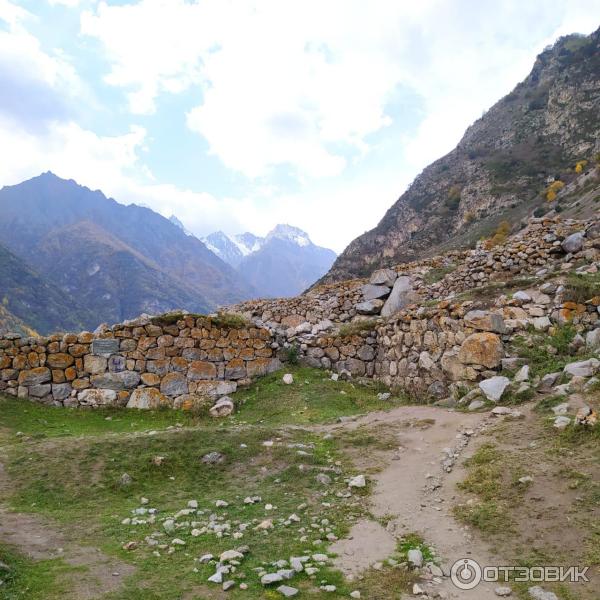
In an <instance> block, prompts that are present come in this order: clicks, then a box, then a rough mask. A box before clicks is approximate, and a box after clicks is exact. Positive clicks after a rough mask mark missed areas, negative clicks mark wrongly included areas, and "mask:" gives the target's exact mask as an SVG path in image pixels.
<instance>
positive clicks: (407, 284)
mask: <svg viewBox="0 0 600 600" xmlns="http://www.w3.org/2000/svg"><path fill="white" fill-rule="evenodd" d="M416 299H417V296H416V294H415V292H414V291H413V287H412V283H411V280H410V277H407V276H406V275H401V276H400V277H398V279H396V281H395V283H394V287H393V288H392V293H391V294H390V296H389V298H388V299H387V300H386V302H385V304H384V305H383V308H382V309H381V316H382V317H390V316H392V315H393V314H395V313H397V312H398V311H399V310H401V309H402V308H404V307H405V306H407V305H409V304H411V303H412V302H415V300H416Z"/></svg>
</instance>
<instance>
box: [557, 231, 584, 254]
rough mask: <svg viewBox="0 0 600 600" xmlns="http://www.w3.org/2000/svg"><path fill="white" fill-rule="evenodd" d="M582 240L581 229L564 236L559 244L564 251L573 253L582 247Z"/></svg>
mask: <svg viewBox="0 0 600 600" xmlns="http://www.w3.org/2000/svg"><path fill="white" fill-rule="evenodd" d="M583 242H584V240H583V231H578V232H577V233H572V234H571V235H570V236H569V237H567V238H565V239H564V240H563V243H562V244H561V246H562V249H563V250H564V251H565V252H567V253H569V254H575V253H576V252H579V251H580V250H581V249H582V248H583Z"/></svg>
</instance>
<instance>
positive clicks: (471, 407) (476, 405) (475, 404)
mask: <svg viewBox="0 0 600 600" xmlns="http://www.w3.org/2000/svg"><path fill="white" fill-rule="evenodd" d="M483 406H485V402H484V401H483V400H473V401H472V402H471V403H470V404H469V406H468V408H467V410H471V411H473V410H478V409H480V408H482V407H483Z"/></svg>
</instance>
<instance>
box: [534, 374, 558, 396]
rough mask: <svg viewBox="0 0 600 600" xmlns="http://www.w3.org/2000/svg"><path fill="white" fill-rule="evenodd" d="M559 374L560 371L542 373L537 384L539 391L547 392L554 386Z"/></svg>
mask: <svg viewBox="0 0 600 600" xmlns="http://www.w3.org/2000/svg"><path fill="white" fill-rule="evenodd" d="M560 376H561V373H548V374H547V375H544V376H543V377H542V379H541V381H540V384H539V385H538V390H539V391H540V392H549V391H550V390H551V389H552V388H553V387H554V385H555V384H556V382H557V381H558V378H559V377H560Z"/></svg>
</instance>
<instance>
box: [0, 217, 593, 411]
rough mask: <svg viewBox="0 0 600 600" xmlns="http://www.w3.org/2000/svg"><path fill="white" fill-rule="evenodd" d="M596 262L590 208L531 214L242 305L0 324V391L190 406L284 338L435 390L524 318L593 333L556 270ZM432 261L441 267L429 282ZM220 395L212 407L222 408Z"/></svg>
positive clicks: (73, 401) (494, 349) (267, 366)
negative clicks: (502, 227)
mask: <svg viewBox="0 0 600 600" xmlns="http://www.w3.org/2000/svg"><path fill="white" fill-rule="evenodd" d="M599 268H600V223H599V222H598V220H592V221H564V222H562V221H560V219H556V218H555V219H533V220H531V221H530V223H529V224H528V226H527V227H526V228H525V229H524V230H522V231H521V232H519V233H518V234H517V235H515V236H513V237H511V238H509V239H508V240H507V241H506V243H504V244H500V245H498V246H496V247H493V248H487V247H486V246H485V245H484V244H480V245H478V247H477V248H475V249H474V250H470V251H465V252H451V253H448V254H446V255H444V256H439V257H434V258H431V259H427V260H424V261H420V262H418V263H410V264H405V265H398V266H397V267H396V268H393V269H382V270H379V271H376V272H374V273H373V274H372V276H371V278H370V279H369V281H366V280H352V281H345V282H341V283H339V284H330V285H327V286H320V287H317V288H315V289H313V290H311V291H309V292H308V293H307V294H305V295H303V296H299V297H296V298H287V299H275V300H256V301H251V302H245V303H243V304H240V305H236V306H234V307H230V308H229V309H228V311H230V312H232V313H237V314H238V315H242V316H243V317H244V319H239V318H238V319H237V320H236V319H231V318H230V317H229V318H224V317H223V315H221V316H220V317H219V316H217V317H198V316H193V315H189V314H180V315H170V316H163V317H155V318H151V317H143V318H140V319H137V320H135V321H131V322H128V323H124V324H119V325H114V326H112V327H107V326H102V327H101V328H99V329H98V330H97V331H96V332H95V333H89V332H83V333H80V334H66V335H55V336H50V337H47V338H21V337H19V336H16V335H7V336H4V337H3V338H0V391H2V392H4V393H7V394H12V395H14V396H19V397H23V398H24V397H28V398H33V399H37V400H40V401H41V402H45V403H52V404H57V405H63V406H107V405H110V406H128V407H135V408H155V407H158V406H161V405H168V406H172V407H176V408H187V409H189V408H193V407H195V406H202V405H205V404H208V405H212V403H213V402H215V401H216V400H218V399H220V398H222V397H223V396H225V395H227V394H229V393H232V392H233V391H235V390H236V389H237V387H238V385H243V384H246V383H248V382H249V381H251V379H253V378H254V377H257V376H260V375H264V374H267V373H270V372H272V371H274V370H276V369H278V368H280V367H281V365H282V363H283V362H285V361H286V360H287V359H289V358H290V356H291V354H292V352H291V349H294V354H296V353H297V354H299V356H300V358H301V360H302V361H304V362H305V363H307V364H309V365H312V366H315V367H320V368H326V369H331V370H332V371H334V372H335V373H337V374H338V375H340V376H347V377H368V378H375V379H378V380H380V381H382V382H384V383H385V384H387V385H389V386H397V387H400V388H404V389H406V390H408V391H411V392H413V393H416V394H420V395H427V396H431V397H436V398H442V397H445V396H446V394H448V389H449V387H450V386H451V385H452V384H453V383H454V384H457V383H458V382H467V383H468V382H472V381H476V380H478V379H482V378H487V377H490V376H493V374H494V373H495V372H496V371H498V370H499V369H500V368H501V366H502V364H503V361H505V360H506V359H507V350H508V347H509V344H508V343H509V342H510V341H511V339H512V337H513V336H514V335H515V334H519V333H521V332H523V331H525V330H527V329H528V328H535V329H536V330H540V331H547V330H549V329H550V328H552V327H555V326H557V325H562V324H565V323H571V324H573V325H574V326H576V327H577V329H578V330H579V331H580V333H582V334H585V333H586V332H595V333H594V334H593V335H592V338H591V339H593V340H600V329H599V325H600V323H599V319H600V297H595V298H589V299H587V298H586V299H585V300H586V301H585V302H582V301H581V302H572V301H570V300H569V298H567V297H566V296H565V288H564V286H563V285H562V282H563V281H564V275H565V274H567V273H570V272H573V271H575V272H580V273H588V274H594V273H598V269H599ZM432 269H440V270H441V271H440V272H441V273H442V274H445V275H444V276H443V277H442V278H441V279H440V280H439V281H437V282H432V281H431V279H430V278H428V274H430V272H431V270H432ZM526 274H534V275H535V277H534V278H533V281H535V282H536V283H535V284H531V285H530V286H529V287H528V286H527V285H525V286H524V287H523V289H520V290H518V291H517V292H516V293H510V294H502V287H501V286H499V287H497V288H495V289H494V294H493V296H492V300H490V299H488V300H486V301H481V300H477V299H475V300H474V299H470V298H469V299H467V298H465V297H464V296H463V297H461V295H460V294H462V293H464V292H466V291H474V290H475V291H476V290H478V289H480V288H482V287H484V286H486V285H490V284H493V283H494V282H497V281H506V280H510V279H511V278H512V280H514V279H515V278H519V280H520V281H523V279H522V276H523V275H526ZM475 298H476V295H475ZM228 314H229V313H228ZM217 405H218V403H217ZM217 405H215V406H213V407H212V409H211V410H216V412H217V413H218V414H221V412H220V408H218V407H217ZM222 408H223V410H224V412H227V410H228V405H227V406H223V407H222Z"/></svg>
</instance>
